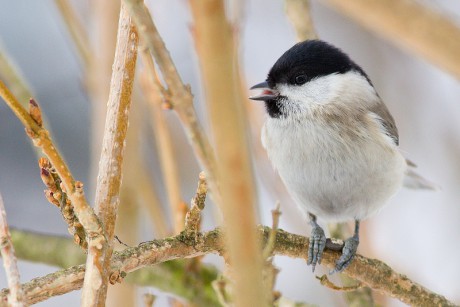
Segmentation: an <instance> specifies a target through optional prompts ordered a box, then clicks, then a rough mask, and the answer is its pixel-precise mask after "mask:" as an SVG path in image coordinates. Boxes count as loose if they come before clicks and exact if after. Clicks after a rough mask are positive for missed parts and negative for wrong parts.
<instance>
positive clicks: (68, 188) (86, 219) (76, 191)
mask: <svg viewBox="0 0 460 307" xmlns="http://www.w3.org/2000/svg"><path fill="white" fill-rule="evenodd" d="M0 96H1V97H2V98H3V99H4V100H5V102H6V104H7V105H8V106H9V107H10V108H11V110H12V111H13V113H14V114H15V115H16V116H17V117H18V118H19V120H20V121H21V122H22V123H23V125H24V126H25V128H26V133H27V134H28V136H29V137H30V138H32V141H33V143H34V145H35V146H37V147H39V148H40V149H41V150H42V151H43V153H44V154H45V155H46V156H47V157H48V159H49V161H50V162H51V164H52V166H53V167H54V169H55V170H56V173H57V174H58V176H59V178H60V180H61V181H62V190H63V192H65V193H66V194H67V197H68V198H69V199H70V201H71V203H72V206H73V209H74V212H75V214H76V215H77V218H78V220H79V222H80V223H81V224H82V225H83V228H84V229H85V232H86V233H87V235H88V238H89V244H90V245H91V242H93V244H96V245H97V242H98V241H99V240H100V238H101V237H103V235H102V228H101V226H100V223H99V219H98V218H97V216H96V214H94V211H93V209H92V208H91V207H90V206H89V205H88V202H87V201H86V199H85V196H84V193H83V183H81V182H79V181H75V180H74V178H73V176H72V174H71V172H70V170H69V168H68V167H67V165H66V163H65V162H64V159H63V158H62V157H61V155H60V154H59V152H58V151H57V149H56V146H55V145H54V143H53V141H52V140H51V138H50V136H49V132H48V130H46V129H45V128H43V127H42V126H41V125H39V122H40V120H39V116H40V111H39V109H38V110H37V108H38V105H34V108H35V109H34V110H35V112H33V113H31V114H29V113H28V112H27V111H26V110H25V109H24V107H23V106H22V105H21V104H20V103H19V101H18V100H17V99H16V97H15V96H14V95H13V94H12V93H11V92H10V91H9V89H8V88H7V87H6V86H5V84H3V82H2V81H0ZM35 104H36V103H35ZM37 111H38V113H37ZM32 115H33V116H32ZM36 120H38V122H37V121H36Z"/></svg>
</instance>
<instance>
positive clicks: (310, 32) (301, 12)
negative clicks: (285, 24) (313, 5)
mask: <svg viewBox="0 0 460 307" xmlns="http://www.w3.org/2000/svg"><path fill="white" fill-rule="evenodd" d="M284 5H285V9H286V15H287V16H288V18H289V21H290V22H291V24H292V26H293V27H294V29H295V32H296V36H297V41H298V42H301V41H304V40H307V39H315V38H318V36H317V35H316V31H315V27H314V26H313V22H312V18H311V14H310V0H285V1H284Z"/></svg>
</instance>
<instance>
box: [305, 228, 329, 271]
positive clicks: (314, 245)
mask: <svg viewBox="0 0 460 307" xmlns="http://www.w3.org/2000/svg"><path fill="white" fill-rule="evenodd" d="M325 247H326V236H325V235H324V230H323V229H322V228H321V227H319V226H314V227H313V229H312V230H311V236H310V243H309V245H308V259H307V265H310V264H311V265H312V271H313V272H314V271H315V267H316V264H321V259H322V257H323V251H324V248H325Z"/></svg>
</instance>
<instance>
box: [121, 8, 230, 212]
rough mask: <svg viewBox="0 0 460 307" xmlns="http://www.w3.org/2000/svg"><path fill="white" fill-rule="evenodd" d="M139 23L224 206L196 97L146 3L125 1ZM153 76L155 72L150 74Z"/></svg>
mask: <svg viewBox="0 0 460 307" xmlns="http://www.w3.org/2000/svg"><path fill="white" fill-rule="evenodd" d="M123 2H124V3H125V4H126V6H127V7H128V10H129V12H130V14H131V16H132V18H133V20H134V22H135V23H136V26H137V29H138V30H139V35H140V37H141V40H142V41H143V43H144V44H145V45H146V47H147V48H148V49H149V51H150V53H151V54H152V55H153V57H154V58H155V60H156V62H157V63H158V67H159V69H160V71H161V73H162V75H163V78H164V80H165V83H166V85H167V86H168V89H167V91H168V94H169V95H170V97H169V98H170V102H171V104H172V107H173V109H174V110H175V111H176V113H177V115H178V116H179V119H180V121H181V123H182V125H183V126H184V129H185V131H186V133H187V137H188V139H189V141H190V143H191V145H192V147H193V149H194V151H195V155H196V157H197V158H198V161H199V163H200V165H201V167H202V169H203V170H204V172H205V173H206V177H207V178H208V184H209V186H210V190H211V194H212V197H213V199H214V201H215V202H216V203H221V201H220V200H221V197H220V194H219V190H218V186H217V183H216V171H215V165H216V162H215V157H214V152H213V149H212V147H211V144H210V142H209V140H208V138H207V137H206V134H205V133H204V131H203V128H202V127H201V125H200V123H199V122H198V118H197V115H196V111H195V108H194V107H193V95H192V93H191V91H190V87H189V86H188V85H185V84H184V83H183V82H182V80H181V78H180V76H179V73H178V72H177V69H176V67H175V65H174V63H173V61H172V59H171V56H170V55H169V52H168V50H167V49H166V47H165V44H164V42H163V40H162V38H161V36H160V34H159V33H158V31H157V29H156V27H155V24H154V23H153V20H152V17H151V16H150V12H149V11H148V9H147V7H146V6H145V4H144V2H143V1H142V0H124V1H123ZM149 73H153V72H149Z"/></svg>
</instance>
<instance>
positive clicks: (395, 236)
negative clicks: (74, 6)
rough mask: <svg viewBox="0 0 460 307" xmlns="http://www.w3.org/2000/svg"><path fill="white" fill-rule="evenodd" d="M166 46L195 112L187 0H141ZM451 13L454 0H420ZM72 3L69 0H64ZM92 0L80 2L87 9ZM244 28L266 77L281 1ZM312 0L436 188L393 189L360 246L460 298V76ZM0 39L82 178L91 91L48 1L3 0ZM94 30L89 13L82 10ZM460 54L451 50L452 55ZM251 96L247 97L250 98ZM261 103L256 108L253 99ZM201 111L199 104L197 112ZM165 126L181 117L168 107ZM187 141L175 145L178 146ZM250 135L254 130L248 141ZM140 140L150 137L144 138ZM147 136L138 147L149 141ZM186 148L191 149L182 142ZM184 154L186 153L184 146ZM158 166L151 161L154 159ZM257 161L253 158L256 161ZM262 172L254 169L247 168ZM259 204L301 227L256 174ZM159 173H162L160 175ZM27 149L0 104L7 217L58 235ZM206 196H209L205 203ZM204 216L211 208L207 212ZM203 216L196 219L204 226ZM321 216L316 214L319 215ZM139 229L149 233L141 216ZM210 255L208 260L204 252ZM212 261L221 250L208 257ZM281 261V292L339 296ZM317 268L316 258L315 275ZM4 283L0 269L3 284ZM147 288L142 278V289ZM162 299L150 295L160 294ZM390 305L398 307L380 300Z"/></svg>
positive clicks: (246, 53) (254, 69) (246, 61)
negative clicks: (395, 191) (187, 87)
mask: <svg viewBox="0 0 460 307" xmlns="http://www.w3.org/2000/svg"><path fill="white" fill-rule="evenodd" d="M148 2H149V5H150V7H151V8H152V14H153V16H154V18H155V22H156V23H157V26H158V29H159V31H160V33H161V34H162V35H163V37H164V39H165V42H166V46H167V47H168V48H169V50H170V51H171V54H172V57H173V59H174V61H175V62H176V65H177V66H178V69H179V72H180V73H181V75H182V77H183V79H184V81H185V82H189V83H190V84H191V85H192V90H193V92H194V94H195V97H196V99H195V102H196V104H197V109H198V110H199V111H200V112H201V113H202V110H203V108H202V106H201V105H200V104H201V103H202V100H201V94H202V89H201V88H200V85H199V84H200V83H199V71H198V64H197V62H196V54H195V52H194V49H193V47H192V46H193V43H192V39H191V36H190V32H189V26H190V24H191V17H190V13H189V10H188V6H187V1H184V0H180V1H171V0H169V1H167V0H160V1H148ZM421 2H423V3H425V4H426V3H429V4H430V5H433V6H434V8H435V9H436V10H440V11H443V12H447V13H448V14H449V16H452V18H454V19H456V20H457V21H458V20H459V18H458V16H460V2H454V1H449V0H444V1H439V0H438V1H421ZM73 3H77V1H73ZM88 3H89V1H88V0H87V1H82V2H79V9H80V12H81V15H82V16H88V10H89V7H88ZM246 3H247V6H246V13H245V18H244V20H245V22H244V25H243V27H242V46H241V58H242V64H243V67H244V71H245V74H246V76H245V78H246V80H247V83H248V87H249V86H251V85H253V84H255V83H257V82H260V81H262V80H264V79H265V76H266V74H267V72H268V70H269V69H270V67H271V65H272V64H273V63H274V62H275V61H276V59H277V58H278V57H279V56H280V55H281V54H282V53H283V52H284V51H285V50H287V49H288V48H290V47H291V46H292V45H293V44H294V42H295V36H294V31H293V29H292V28H291V26H290V24H289V23H288V21H287V19H286V18H285V15H284V11H283V4H282V1H279V0H276V1H275V0H250V1H247V2H246ZM322 3H323V2H322V1H313V20H314V22H315V26H316V29H317V31H318V33H319V36H320V37H321V38H322V39H324V40H326V41H329V42H331V43H333V44H334V45H336V46H338V47H340V48H342V49H343V50H344V51H346V52H347V53H348V54H349V55H350V56H351V57H352V58H353V59H354V60H355V61H356V62H357V63H358V64H359V65H361V66H362V67H363V69H364V70H365V71H366V72H367V73H368V75H369V77H370V78H371V80H372V82H373V83H374V85H375V87H376V89H377V91H378V93H379V94H380V96H381V97H382V99H383V100H384V101H385V103H386V104H387V105H388V108H389V109H390V111H391V112H392V114H393V115H394V117H395V120H396V124H397V126H398V128H399V133H400V145H401V148H402V149H403V151H404V152H405V153H406V155H407V157H408V158H410V159H411V160H412V161H414V162H415V163H416V164H417V165H418V166H419V169H418V171H419V173H420V174H422V175H423V176H424V177H426V178H428V179H430V180H431V181H433V182H436V183H437V184H439V185H440V186H441V187H442V190H441V191H439V192H419V191H410V190H402V191H400V192H399V193H398V194H397V195H396V196H395V197H394V198H393V199H392V200H391V201H390V202H389V203H388V205H387V206H386V207H385V208H384V209H383V210H382V211H381V212H380V213H379V214H378V215H376V216H374V217H372V218H370V219H369V220H367V221H366V222H365V223H364V226H363V229H362V232H361V235H362V236H363V240H362V242H361V245H360V248H359V252H360V253H362V254H363V255H364V256H368V257H375V258H379V259H380V260H382V261H384V262H386V263H387V264H389V265H390V266H391V267H393V268H394V269H395V270H396V271H398V272H400V273H403V274H406V275H407V276H409V277H410V278H411V279H412V280H414V281H417V282H419V283H420V284H422V285H424V286H426V287H427V288H429V289H431V290H433V291H435V292H438V293H440V294H443V295H445V296H446V297H447V298H449V299H450V300H451V301H453V302H456V303H460V286H459V285H460V263H459V255H460V245H459V244H457V241H458V238H459V234H460V223H459V219H460V206H459V203H460V159H459V158H458V157H459V154H460V120H459V118H460V83H459V81H458V80H456V79H455V78H453V77H452V76H450V75H449V74H447V73H445V72H443V71H441V70H440V69H438V68H437V67H435V66H433V65H432V64H430V63H428V62H426V61H425V60H423V59H420V58H418V57H416V56H414V55H413V54H411V53H409V52H407V51H406V50H402V49H400V48H399V47H398V46H395V45H394V44H393V43H391V42H389V41H387V40H385V39H383V38H382V37H380V36H378V35H377V34H375V33H372V32H369V31H366V30H364V29H363V28H362V27H360V26H359V25H357V24H356V23H354V22H353V21H352V20H350V19H348V18H346V17H343V16H342V15H339V14H337V13H336V12H335V11H333V10H331V9H329V8H328V7H326V6H324V5H323V4H322ZM0 4H1V6H0V7H1V8H2V9H1V10H0V40H1V41H2V44H3V47H4V49H5V50H6V51H7V52H8V53H9V54H10V55H11V57H12V58H13V59H14V61H15V62H16V64H17V66H18V67H20V69H21V70H22V72H23V75H24V77H25V78H26V79H27V80H28V82H29V84H30V85H31V87H32V88H33V90H34V92H35V93H36V97H37V98H38V101H40V102H41V106H42V110H43V111H44V113H46V115H47V117H48V118H49V121H50V125H51V127H52V129H53V132H54V134H55V139H56V141H57V142H58V144H59V147H60V148H61V151H62V153H63V155H64V156H65V158H66V160H67V162H68V164H69V166H70V168H71V170H72V172H73V173H74V175H75V177H76V178H77V179H79V180H82V181H84V182H87V181H88V180H89V146H90V145H89V144H90V141H89V134H90V130H89V129H90V116H89V112H90V101H89V99H88V97H87V96H86V94H85V92H84V90H83V86H82V77H83V75H82V74H83V72H82V69H81V67H80V65H81V63H80V60H79V58H78V56H77V54H76V52H75V49H74V47H73V45H72V44H71V41H70V39H69V37H68V34H67V31H66V29H65V27H64V24H63V22H62V20H61V19H60V17H59V15H58V13H57V10H56V8H55V7H54V2H53V1H51V0H42V1H25V0H17V1H7V0H0ZM85 24H86V26H87V27H88V30H89V32H91V24H90V23H89V22H88V20H85ZM459 60H460V55H459ZM248 103H249V102H248ZM258 109H259V110H258V111H259V112H261V113H263V112H264V110H263V106H262V104H260V106H259V107H258ZM201 119H202V120H205V115H204V114H201ZM171 124H172V125H179V124H178V122H177V120H175V119H174V117H172V119H171ZM181 140H182V141H183V142H184V144H182V145H181V146H185V147H187V146H188V145H186V143H185V141H184V139H183V138H181ZM256 141H258V140H256ZM147 145H148V144H147ZM147 145H146V146H147ZM184 154H186V155H190V154H191V153H190V151H185V152H184ZM183 160H184V161H190V157H184V158H183ZM155 167H156V165H155V164H153V165H152V170H155ZM256 167H257V166H256ZM198 171H199V170H198V167H197V165H196V164H193V165H189V166H188V168H187V169H185V173H184V174H183V176H184V179H183V190H184V196H187V198H186V200H187V201H188V200H189V198H190V197H191V196H192V195H193V193H194V189H195V187H196V178H197V175H198ZM256 175H260V171H258V170H257V171H256ZM259 183H260V185H259V195H260V196H259V203H260V212H261V216H262V220H263V223H264V224H271V220H270V219H271V215H270V210H271V209H272V208H273V207H274V203H275V201H276V199H280V200H281V202H282V207H281V210H282V211H283V215H282V216H281V227H282V228H283V229H285V230H287V231H291V232H296V233H299V234H305V235H308V234H309V231H310V230H309V227H308V225H307V222H306V221H305V220H304V219H303V217H302V215H301V214H299V211H297V208H295V205H293V203H292V201H291V200H290V199H289V198H287V197H283V196H280V195H278V196H276V195H273V194H274V193H273V191H272V190H273V189H272V187H267V186H264V185H263V184H262V182H261V181H260V180H259ZM160 184H161V183H160ZM43 189H44V187H43V184H42V183H41V180H40V177H39V171H38V168H37V166H36V158H35V156H34V154H33V152H32V150H31V147H30V145H29V140H28V138H27V137H26V136H25V134H24V130H23V127H22V125H21V124H20V123H19V121H18V120H17V118H16V117H15V116H14V115H13V114H12V112H10V110H9V109H8V108H7V107H6V105H5V104H4V103H3V102H2V103H0V191H1V193H2V195H3V198H4V201H5V204H6V210H7V214H8V220H9V223H10V225H11V226H14V227H17V228H22V229H28V230H35V231H40V232H45V233H54V234H62V235H67V230H66V225H65V224H64V223H63V221H62V220H61V217H60V215H59V213H58V211H57V210H56V209H55V208H54V207H52V206H51V205H49V204H48V203H47V202H46V200H45V198H44V197H43ZM210 206H212V205H209V206H208V207H210ZM205 215H206V220H207V221H210V217H211V216H212V209H210V208H207V210H206V211H205ZM208 224H209V225H205V228H210V227H211V226H212V225H211V224H212V223H211V222H209V223H208ZM322 225H325V224H324V223H322ZM143 229H145V233H144V234H143V239H146V240H147V239H149V238H151V237H149V234H148V232H147V230H148V229H149V228H148V227H147V226H146V227H143ZM211 261H213V262H216V259H215V258H213V259H211ZM217 262H219V261H217ZM276 264H277V266H278V267H279V268H280V269H281V273H280V274H279V277H278V284H277V288H278V289H279V290H280V291H281V292H282V293H283V295H285V296H286V297H288V298H291V299H295V300H299V301H305V302H308V303H313V304H317V305H319V306H343V299H342V298H341V294H338V293H335V292H332V291H331V290H329V289H327V288H325V287H323V286H321V285H319V283H318V281H317V280H316V279H315V277H314V274H312V273H311V268H310V267H307V266H306V264H305V262H304V261H300V260H292V259H288V258H282V257H278V258H276ZM55 270H56V268H53V267H49V266H45V265H39V264H31V263H25V262H20V273H21V280H22V281H23V282H26V281H28V280H30V279H31V278H33V277H37V276H40V275H44V274H46V273H51V272H54V271H55ZM324 272H325V271H324V270H321V269H319V270H318V272H317V273H316V274H318V275H321V274H323V273H324ZM5 286H6V279H5V274H4V271H3V268H0V287H2V288H3V287H5ZM146 291H153V292H155V290H151V289H150V290H149V289H142V290H141V291H139V293H144V292H146ZM79 296H80V293H79V292H74V293H71V294H67V295H65V296H61V297H56V298H53V299H51V300H48V301H46V302H44V303H41V304H38V306H62V305H63V304H64V303H65V304H66V306H68V307H71V306H79ZM165 302H166V301H165V300H164V299H163V300H162V301H160V303H159V304H158V306H162V305H164V304H165ZM387 302H388V306H404V305H403V304H401V303H399V302H398V301H396V300H393V299H388V301H387Z"/></svg>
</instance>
